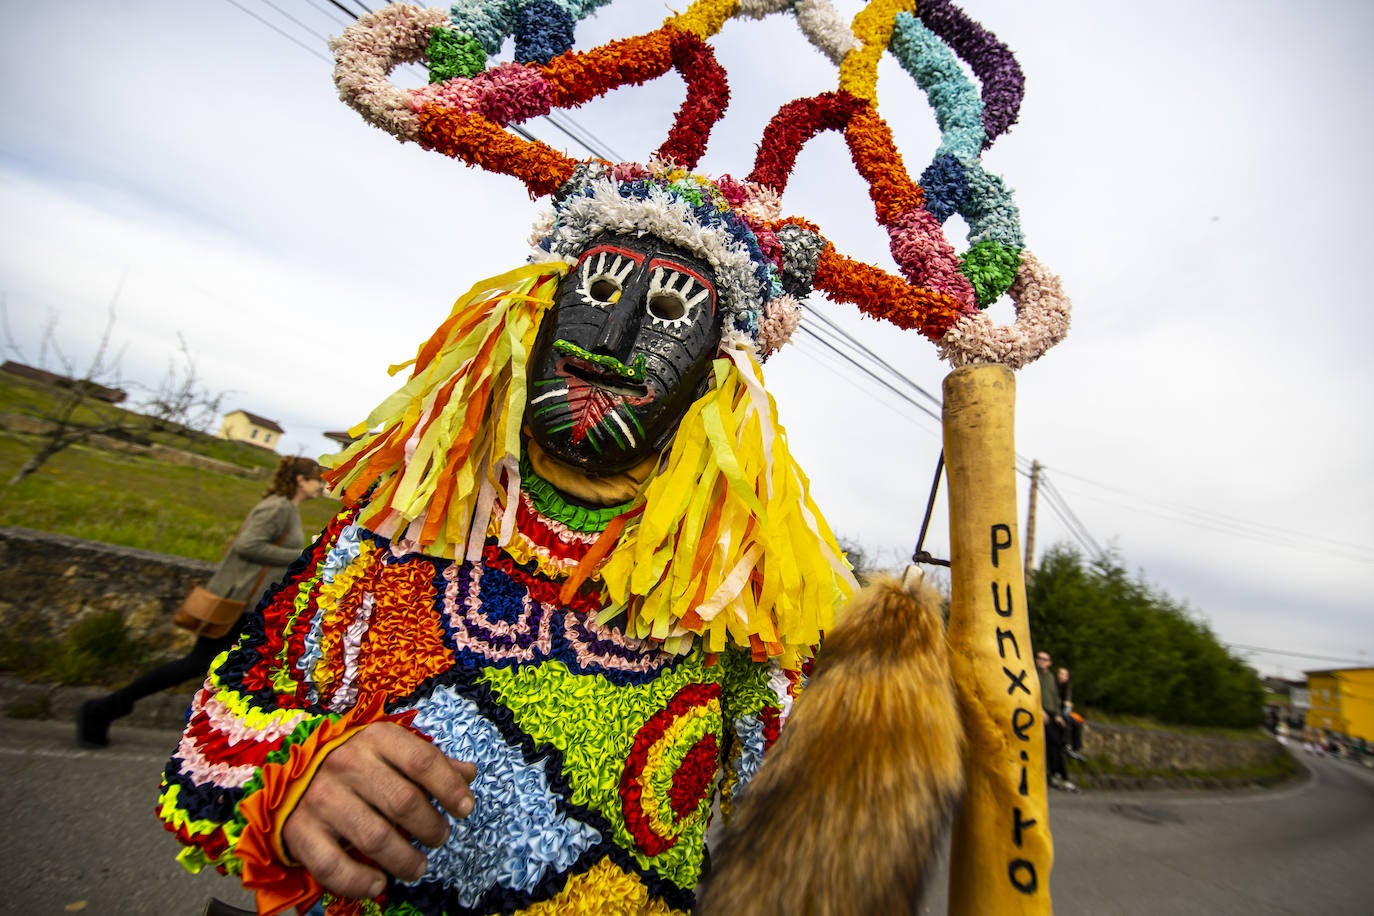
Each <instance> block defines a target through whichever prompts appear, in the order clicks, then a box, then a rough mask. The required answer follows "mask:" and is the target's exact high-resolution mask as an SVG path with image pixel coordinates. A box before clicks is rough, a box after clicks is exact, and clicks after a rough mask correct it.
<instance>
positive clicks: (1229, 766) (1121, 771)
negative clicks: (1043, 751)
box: [1070, 721, 1292, 789]
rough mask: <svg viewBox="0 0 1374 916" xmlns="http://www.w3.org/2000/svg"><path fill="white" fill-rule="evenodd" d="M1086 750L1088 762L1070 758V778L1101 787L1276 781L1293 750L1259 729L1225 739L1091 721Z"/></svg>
mask: <svg viewBox="0 0 1374 916" xmlns="http://www.w3.org/2000/svg"><path fill="white" fill-rule="evenodd" d="M1083 753H1084V755H1085V756H1087V758H1088V760H1087V762H1086V764H1084V765H1082V766H1076V765H1074V764H1073V762H1072V761H1070V765H1071V766H1070V778H1072V779H1074V780H1075V781H1076V782H1079V783H1080V784H1082V785H1087V786H1096V787H1100V788H1133V789H1134V788H1180V787H1196V788H1227V787H1232V786H1240V785H1251V784H1254V783H1263V782H1271V781H1275V780H1277V779H1282V778H1285V777H1286V775H1287V774H1288V773H1290V772H1291V770H1292V768H1291V767H1290V766H1288V765H1287V764H1288V763H1289V762H1290V761H1291V756H1290V755H1289V753H1288V751H1287V750H1285V749H1284V748H1283V746H1282V745H1280V744H1279V743H1278V742H1277V741H1274V740H1270V739H1268V738H1267V737H1264V736H1262V735H1259V734H1258V733H1257V734H1256V737H1254V738H1223V737H1216V736H1211V735H1188V734H1178V733H1175V732H1168V731H1160V730H1158V729H1143V728H1131V727H1129V726H1125V725H1108V724H1105V723H1095V722H1091V721H1090V722H1089V723H1087V725H1086V726H1085V727H1084V730H1083ZM1257 774H1259V775H1257Z"/></svg>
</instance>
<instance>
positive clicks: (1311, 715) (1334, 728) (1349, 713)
mask: <svg viewBox="0 0 1374 916" xmlns="http://www.w3.org/2000/svg"><path fill="white" fill-rule="evenodd" d="M1306 674H1307V691H1308V702H1309V703H1310V704H1311V705H1310V707H1309V708H1308V710H1307V727H1308V728H1309V729H1321V730H1325V731H1328V732H1331V733H1333V734H1337V735H1345V736H1346V737H1347V738H1359V739H1361V740H1363V741H1365V742H1370V741H1374V668H1333V669H1330V670H1326V671H1308V672H1306Z"/></svg>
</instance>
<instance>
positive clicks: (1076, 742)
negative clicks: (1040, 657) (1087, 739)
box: [1054, 668, 1086, 760]
mask: <svg viewBox="0 0 1374 916" xmlns="http://www.w3.org/2000/svg"><path fill="white" fill-rule="evenodd" d="M1054 679H1055V682H1056V683H1057V684H1058V685H1059V714H1060V715H1061V716H1062V717H1063V718H1064V753H1065V754H1067V755H1068V756H1069V757H1072V758H1073V759H1074V760H1084V759H1086V758H1085V757H1084V756H1083V716H1082V715H1080V714H1079V713H1077V712H1074V708H1073V679H1072V678H1071V677H1070V676H1069V669H1068V668H1060V669H1059V670H1058V671H1056V672H1055V673H1054Z"/></svg>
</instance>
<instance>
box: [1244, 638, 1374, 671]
mask: <svg viewBox="0 0 1374 916" xmlns="http://www.w3.org/2000/svg"><path fill="white" fill-rule="evenodd" d="M1222 645H1223V646H1226V647H1227V648H1228V649H1239V650H1240V651H1242V652H1263V653H1264V654H1265V655H1291V656H1294V657H1297V658H1313V659H1316V660H1318V661H1325V662H1343V663H1345V664H1349V665H1355V666H1356V667H1360V668H1365V667H1368V666H1369V662H1368V661H1365V660H1363V659H1361V660H1358V661H1357V660H1355V659H1353V658H1338V657H1336V656H1331V655H1313V654H1312V653H1311V652H1294V651H1292V650H1291V649H1265V648H1263V647H1261V646H1243V645H1241V644H1239V643H1234V642H1226V643H1222Z"/></svg>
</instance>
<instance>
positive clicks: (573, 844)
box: [398, 687, 602, 907]
mask: <svg viewBox="0 0 1374 916" xmlns="http://www.w3.org/2000/svg"><path fill="white" fill-rule="evenodd" d="M409 708H412V709H416V710H418V713H417V715H416V717H415V720H414V724H415V727H417V728H419V729H420V730H422V731H423V732H425V733H426V734H427V735H429V736H430V737H431V738H432V739H433V741H434V744H435V746H436V747H438V748H439V750H441V751H443V752H444V754H445V756H447V757H450V758H452V759H454V760H470V761H473V762H474V763H476V764H477V780H476V781H475V782H474V783H473V784H472V794H473V797H474V798H475V799H476V802H477V805H476V807H475V808H474V809H473V811H472V814H470V815H469V816H468V817H466V818H464V819H462V820H459V819H456V818H453V817H450V818H449V824H450V827H451V828H452V829H451V832H450V833H449V837H448V839H447V840H446V841H445V843H444V845H443V846H441V847H439V848H438V849H433V850H426V852H427V853H428V855H429V862H430V865H429V870H430V873H431V874H435V875H443V876H444V884H445V885H446V887H447V888H449V889H450V893H451V894H453V895H454V896H455V897H456V899H457V900H458V902H459V903H461V905H462V906H465V907H476V906H477V904H478V903H479V901H480V900H481V899H482V898H483V897H484V896H485V895H486V894H487V893H488V892H489V891H491V890H492V889H493V888H497V887H501V888H506V889H509V890H513V891H518V892H520V893H525V894H528V893H530V892H531V891H533V890H534V889H535V887H536V886H538V885H539V884H540V883H541V882H543V881H544V880H545V878H546V876H548V875H550V874H554V873H563V872H567V871H569V870H570V869H572V867H573V865H574V863H576V862H577V861H578V860H579V859H580V858H581V857H582V856H583V855H584V854H585V853H587V852H588V851H589V850H591V849H592V848H593V847H594V846H596V845H597V844H598V843H600V842H602V835H601V833H600V832H599V831H598V830H597V829H595V828H594V827H592V826H591V825H590V824H586V823H583V822H581V821H579V820H577V819H575V818H574V817H572V816H570V810H569V808H568V806H567V802H566V799H565V798H564V797H563V796H562V794H560V792H559V791H558V789H557V788H556V787H554V786H553V785H551V784H550V782H549V778H548V775H547V774H546V772H545V769H544V763H543V762H542V761H536V762H533V763H529V762H526V760H525V754H524V752H523V751H522V749H521V748H520V747H518V746H514V745H511V744H509V743H507V741H506V740H505V738H503V737H502V734H501V731H500V729H499V728H498V727H497V726H496V724H494V723H493V722H490V721H488V720H487V719H486V718H485V717H484V716H483V714H482V712H481V710H480V709H479V708H478V706H477V704H476V703H475V702H473V701H472V700H471V699H469V698H468V697H465V696H461V695H460V694H459V693H458V691H457V690H456V689H455V688H454V687H437V688H436V689H435V690H434V691H433V692H432V693H430V695H429V696H428V697H426V698H425V699H423V700H421V701H419V702H418V703H416V704H415V705H414V706H412V707H409ZM425 883H430V884H433V883H434V882H433V881H427V879H421V881H420V882H418V884H425ZM398 890H399V889H398ZM401 895H402V896H404V895H405V892H404V891H401Z"/></svg>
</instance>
